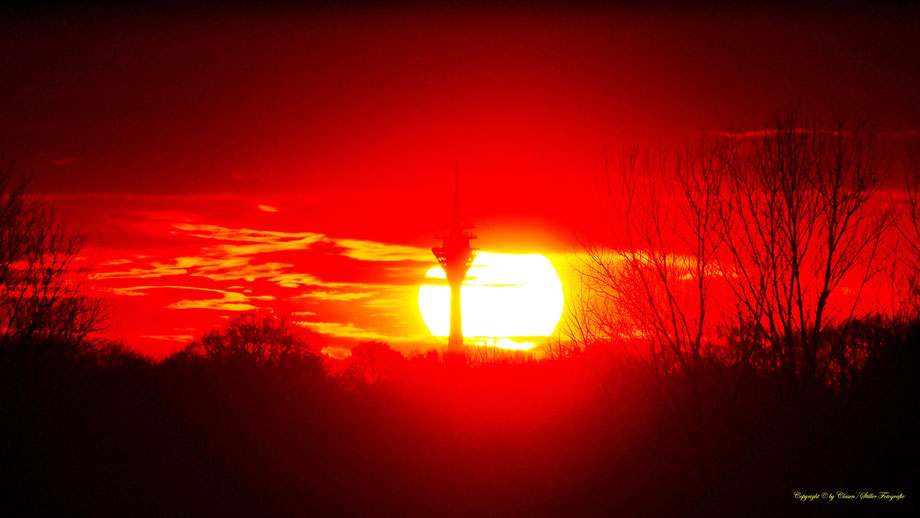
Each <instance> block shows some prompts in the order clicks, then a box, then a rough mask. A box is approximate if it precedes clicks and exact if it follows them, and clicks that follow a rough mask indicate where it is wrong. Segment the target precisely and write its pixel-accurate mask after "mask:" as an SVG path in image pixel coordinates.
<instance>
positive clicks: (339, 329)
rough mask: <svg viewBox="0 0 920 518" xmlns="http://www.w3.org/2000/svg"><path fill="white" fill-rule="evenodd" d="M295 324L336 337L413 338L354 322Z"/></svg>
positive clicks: (384, 340)
mask: <svg viewBox="0 0 920 518" xmlns="http://www.w3.org/2000/svg"><path fill="white" fill-rule="evenodd" d="M296 324H297V325H299V326H303V327H306V328H307V329H310V330H312V331H316V332H317V333H321V334H324V335H329V336H334V337H337V338H351V339H355V340H376V341H381V342H389V343H394V342H411V341H414V340H413V339H409V338H405V337H397V336H390V335H385V334H383V333H379V332H377V331H371V330H369V329H363V328H360V327H356V326H355V325H354V324H352V323H350V322H348V323H344V324H343V323H339V322H303V321H301V322H296Z"/></svg>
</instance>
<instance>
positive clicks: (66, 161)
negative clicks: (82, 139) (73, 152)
mask: <svg viewBox="0 0 920 518" xmlns="http://www.w3.org/2000/svg"><path fill="white" fill-rule="evenodd" d="M78 160H80V159H79V158H77V157H75V156H65V157H63V158H57V159H54V160H52V161H51V163H52V164H53V165H56V166H58V167H62V166H65V165H70V164H74V163H76V162H77V161H78Z"/></svg>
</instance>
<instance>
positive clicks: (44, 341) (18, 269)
mask: <svg viewBox="0 0 920 518" xmlns="http://www.w3.org/2000/svg"><path fill="white" fill-rule="evenodd" d="M27 186H28V179H27V178H25V177H24V176H22V175H20V174H17V173H16V172H15V171H14V169H13V167H12V165H10V164H6V165H3V166H0V350H9V349H12V348H20V349H23V350H28V351H29V352H31V353H40V354H60V355H79V354H81V353H83V352H86V351H87V350H89V349H91V348H92V347H94V345H95V343H96V341H97V340H96V337H97V335H98V332H99V331H100V330H101V329H102V328H103V324H104V322H105V317H106V311H105V305H104V304H103V302H102V301H101V299H100V298H98V297H93V296H90V295H89V294H87V292H86V290H85V289H84V282H85V280H86V278H87V275H88V273H89V265H88V264H86V263H85V261H83V260H81V259H80V258H79V257H78V253H79V252H80V250H81V249H82V248H83V245H84V243H85V241H86V236H85V235H84V234H83V233H81V232H75V231H72V230H70V229H68V228H67V227H66V226H65V225H64V224H63V223H61V222H59V221H57V220H56V218H55V215H54V213H53V211H52V210H51V209H50V208H49V207H47V206H45V205H44V204H42V203H41V202H40V201H39V200H36V199H35V198H33V197H31V196H29V195H28V194H27V192H26V189H27Z"/></svg>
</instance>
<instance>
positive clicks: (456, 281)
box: [431, 164, 477, 354]
mask: <svg viewBox="0 0 920 518" xmlns="http://www.w3.org/2000/svg"><path fill="white" fill-rule="evenodd" d="M471 228H472V227H471V226H469V225H464V224H463V223H462V222H461V219H460V167H459V164H458V166H457V168H456V170H455V172H454V211H453V218H452V220H451V225H450V229H449V230H448V231H447V232H446V233H444V234H443V235H442V236H441V239H442V243H441V246H437V247H434V248H432V249H431V252H432V253H434V256H435V257H437V258H438V263H439V264H440V265H441V268H442V269H443V270H444V273H445V274H446V276H447V284H448V285H449V286H450V336H449V338H448V339H447V353H448V354H462V353H463V317H462V312H461V307H462V306H461V303H460V288H461V286H463V281H464V280H465V279H466V274H467V272H469V270H470V266H471V265H472V264H473V259H475V258H476V253H477V250H476V249H474V248H473V247H471V246H470V240H472V239H476V236H474V235H473V234H472V233H470V232H468V230H469V229H471Z"/></svg>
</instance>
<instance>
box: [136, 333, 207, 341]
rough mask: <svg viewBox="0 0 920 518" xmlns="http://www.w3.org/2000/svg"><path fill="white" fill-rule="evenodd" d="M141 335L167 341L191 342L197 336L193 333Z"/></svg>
mask: <svg viewBox="0 0 920 518" xmlns="http://www.w3.org/2000/svg"><path fill="white" fill-rule="evenodd" d="M140 337H141V338H150V339H152V340H163V341H166V342H191V341H192V340H193V339H194V338H195V337H194V336H192V335H141V336H140Z"/></svg>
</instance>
